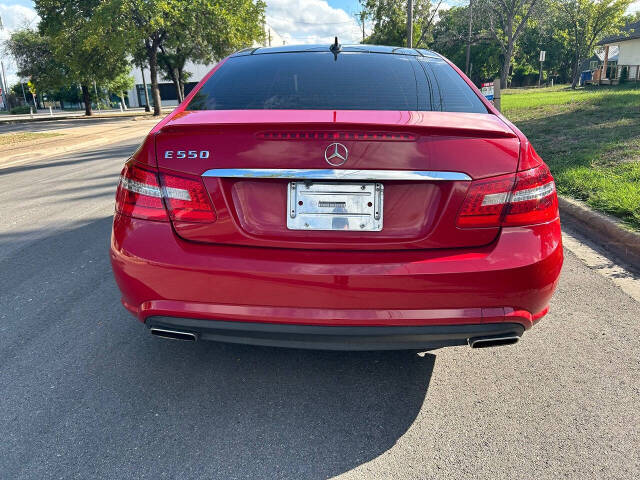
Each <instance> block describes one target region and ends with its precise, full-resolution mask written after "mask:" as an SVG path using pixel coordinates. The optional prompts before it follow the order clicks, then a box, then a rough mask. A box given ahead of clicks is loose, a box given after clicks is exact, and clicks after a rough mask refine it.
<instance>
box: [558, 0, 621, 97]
mask: <svg viewBox="0 0 640 480" xmlns="http://www.w3.org/2000/svg"><path fill="white" fill-rule="evenodd" d="M630 4H631V0H557V3H556V4H555V8H556V12H557V15H558V18H559V19H560V21H561V22H562V23H563V24H564V26H565V28H566V31H567V33H568V36H569V39H570V41H569V45H570V50H571V58H572V59H573V72H572V73H573V75H572V77H573V78H572V82H571V87H572V88H575V87H576V85H577V84H578V80H579V79H580V66H581V65H582V63H583V62H584V61H585V60H586V59H588V58H589V57H590V56H591V55H592V54H593V49H594V47H595V45H596V44H597V42H598V41H600V40H602V39H603V38H604V37H606V36H607V35H611V34H616V33H618V32H619V31H620V29H621V27H622V26H623V25H624V13H625V11H626V10H627V8H628V7H629V5H630Z"/></svg>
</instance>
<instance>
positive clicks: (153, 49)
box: [147, 41, 162, 116]
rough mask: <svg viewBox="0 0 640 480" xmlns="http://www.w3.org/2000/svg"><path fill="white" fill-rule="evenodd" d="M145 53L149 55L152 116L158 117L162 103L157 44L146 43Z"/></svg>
mask: <svg viewBox="0 0 640 480" xmlns="http://www.w3.org/2000/svg"><path fill="white" fill-rule="evenodd" d="M147 52H148V54H149V74H150V76H151V95H153V115H154V116H159V115H160V114H161V113H162V101H161V99H160V87H159V86H158V44H157V43H156V42H155V41H153V42H151V43H149V42H147Z"/></svg>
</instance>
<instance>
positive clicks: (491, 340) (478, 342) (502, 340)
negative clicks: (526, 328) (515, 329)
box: [469, 335, 520, 348]
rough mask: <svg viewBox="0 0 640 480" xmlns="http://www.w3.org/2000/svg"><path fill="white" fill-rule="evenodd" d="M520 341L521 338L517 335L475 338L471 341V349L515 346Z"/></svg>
mask: <svg viewBox="0 0 640 480" xmlns="http://www.w3.org/2000/svg"><path fill="white" fill-rule="evenodd" d="M518 341H520V337H519V336H517V335H500V336H495V337H474V338H470V339H469V346H470V347H471V348H487V347H501V346H502V345H513V344H514V343H518Z"/></svg>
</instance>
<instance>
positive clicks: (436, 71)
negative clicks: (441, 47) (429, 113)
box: [418, 58, 487, 113]
mask: <svg viewBox="0 0 640 480" xmlns="http://www.w3.org/2000/svg"><path fill="white" fill-rule="evenodd" d="M418 61H419V63H420V64H421V65H422V66H423V68H424V69H425V74H426V75H427V77H428V78H429V79H432V82H431V83H432V84H434V85H433V86H432V89H431V90H432V108H433V110H442V111H443V112H469V113H487V109H486V107H485V106H484V104H483V103H482V102H481V101H480V99H479V98H478V96H477V95H476V94H475V93H474V92H473V90H471V88H470V87H469V85H467V82H465V81H464V79H463V78H462V77H461V76H460V75H458V72H456V71H455V70H454V69H453V68H451V66H450V65H449V64H448V63H447V62H445V61H444V60H442V59H441V58H429V59H423V58H420V59H419V60H418Z"/></svg>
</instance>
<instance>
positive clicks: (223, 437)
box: [0, 218, 435, 479]
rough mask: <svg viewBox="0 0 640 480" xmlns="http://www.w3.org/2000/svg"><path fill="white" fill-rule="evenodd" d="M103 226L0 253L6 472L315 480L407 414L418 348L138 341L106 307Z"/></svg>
mask: <svg viewBox="0 0 640 480" xmlns="http://www.w3.org/2000/svg"><path fill="white" fill-rule="evenodd" d="M110 225H111V219H110V218H105V219H100V220H97V221H94V222H91V223H89V224H83V225H80V226H78V227H77V228H73V229H70V230H66V231H63V232H52V234H51V235H50V236H47V237H46V238H40V239H38V240H36V241H34V242H32V243H29V244H25V245H24V246H23V247H22V248H20V249H18V250H15V251H14V252H13V253H11V256H10V257H9V258H5V259H4V260H3V261H2V262H0V267H2V269H3V271H4V272H13V273H12V275H11V277H12V279H9V278H4V281H3V282H0V284H2V285H3V288H4V289H5V290H4V292H5V294H6V297H5V298H6V299H14V300H10V301H9V300H7V308H6V309H5V315H4V316H3V322H4V323H3V327H4V331H5V335H4V338H3V341H2V343H0V353H1V358H0V360H1V361H2V364H3V366H4V368H3V369H2V370H0V383H2V384H3V385H5V386H6V389H4V394H3V396H4V400H0V411H5V412H6V413H7V415H6V416H5V418H4V420H2V419H0V430H3V431H4V432H5V434H6V435H8V437H6V438H7V439H8V440H7V443H5V445H4V447H0V458H2V457H3V458H4V459H5V460H4V461H3V462H0V463H5V462H6V463H5V467H6V468H4V470H5V472H9V473H10V474H11V475H12V478H34V477H45V476H52V477H53V476H55V477H60V476H62V477H79V478H153V479H156V478H225V479H228V478H328V477H332V476H334V475H338V474H340V473H343V472H346V471H349V470H351V469H353V468H355V467H357V466H359V465H361V464H363V463H365V462H368V461H370V460H372V459H374V458H376V457H378V456H380V455H381V454H383V453H384V452H385V451H387V450H389V449H390V448H391V447H393V445H394V444H395V443H396V442H397V441H398V439H399V438H400V437H401V436H402V435H403V434H404V433H405V432H406V431H407V430H408V429H409V427H410V426H411V425H412V423H413V422H414V420H415V419H416V416H417V415H418V413H419V412H420V409H421V408H422V406H423V403H424V401H425V395H426V393H427V389H428V386H429V382H430V379H431V375H432V371H433V367H434V362H435V356H434V355H431V354H425V355H424V356H420V355H418V354H416V353H412V352H327V351H324V352H323V351H308V350H292V349H276V348H266V347H251V346H242V345H232V344H220V343H213V342H197V343H183V342H176V341H170V340H162V339H158V338H155V337H152V336H151V335H149V333H148V332H147V330H146V328H145V327H144V326H143V325H142V324H140V323H139V322H137V321H136V320H135V319H134V318H133V317H131V316H130V315H129V314H128V313H126V312H125V311H124V309H123V308H122V307H121V306H120V304H119V296H120V295H119V292H118V291H117V287H116V285H115V283H114V281H113V278H112V275H111V271H110V265H109V261H108V256H107V248H108V243H109V232H110ZM5 241H17V239H15V238H13V239H9V238H5ZM27 298H34V299H36V300H37V301H36V302H31V301H29V302H26V301H24V302H23V301H22V300H20V299H27ZM15 299H18V300H15ZM3 409H4V410H3ZM0 443H2V442H0Z"/></svg>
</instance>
